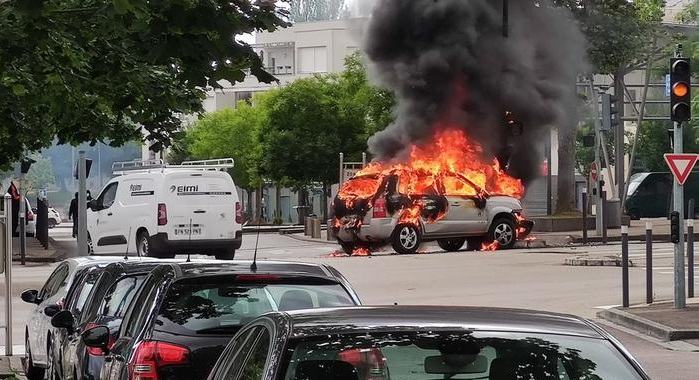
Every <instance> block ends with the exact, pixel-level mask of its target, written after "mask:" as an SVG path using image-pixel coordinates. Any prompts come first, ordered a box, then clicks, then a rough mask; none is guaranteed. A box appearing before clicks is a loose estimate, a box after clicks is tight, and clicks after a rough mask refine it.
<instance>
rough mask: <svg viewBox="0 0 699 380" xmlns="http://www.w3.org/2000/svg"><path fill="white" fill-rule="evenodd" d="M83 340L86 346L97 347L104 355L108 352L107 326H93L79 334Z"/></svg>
mask: <svg viewBox="0 0 699 380" xmlns="http://www.w3.org/2000/svg"><path fill="white" fill-rule="evenodd" d="M80 336H81V338H82V340H83V342H85V345H86V346H88V347H93V348H99V349H101V350H102V352H104V354H105V355H107V354H109V328H107V326H95V327H92V328H89V329H87V330H85V331H83V333H82V334H80Z"/></svg>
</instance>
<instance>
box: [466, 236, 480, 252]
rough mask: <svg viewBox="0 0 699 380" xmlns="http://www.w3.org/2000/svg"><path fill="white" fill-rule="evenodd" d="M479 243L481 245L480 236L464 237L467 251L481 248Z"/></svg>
mask: <svg viewBox="0 0 699 380" xmlns="http://www.w3.org/2000/svg"><path fill="white" fill-rule="evenodd" d="M481 245H483V238H482V237H470V238H468V239H466V250H468V251H478V250H480V249H481Z"/></svg>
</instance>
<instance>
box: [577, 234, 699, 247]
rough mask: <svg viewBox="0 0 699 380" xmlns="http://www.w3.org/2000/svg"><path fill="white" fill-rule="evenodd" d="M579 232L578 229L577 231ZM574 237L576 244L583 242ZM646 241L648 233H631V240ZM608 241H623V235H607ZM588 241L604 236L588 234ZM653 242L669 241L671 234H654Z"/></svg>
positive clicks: (697, 235)
mask: <svg viewBox="0 0 699 380" xmlns="http://www.w3.org/2000/svg"><path fill="white" fill-rule="evenodd" d="M576 232H578V231H576ZM684 236H685V241H686V238H687V234H686V233H685V234H684ZM571 238H572V239H573V241H572V242H573V243H576V244H583V239H582V236H579V235H575V236H571ZM694 239H695V241H699V234H696V233H695V234H694ZM632 240H634V241H646V234H645V233H644V234H640V235H629V241H632ZM607 241H621V236H616V235H614V236H607ZM587 242H588V243H601V242H602V237H601V236H588V237H587ZM653 242H654V243H669V242H670V234H664V233H663V234H655V233H654V234H653Z"/></svg>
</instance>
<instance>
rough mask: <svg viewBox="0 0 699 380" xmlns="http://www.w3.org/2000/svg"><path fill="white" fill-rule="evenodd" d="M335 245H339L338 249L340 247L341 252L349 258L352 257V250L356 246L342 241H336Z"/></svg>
mask: <svg viewBox="0 0 699 380" xmlns="http://www.w3.org/2000/svg"><path fill="white" fill-rule="evenodd" d="M337 244H340V247H342V251H343V252H344V253H346V254H348V255H350V256H352V253H353V252H354V249H355V248H357V245H356V244H354V243H347V242H344V241H342V240H338V241H337Z"/></svg>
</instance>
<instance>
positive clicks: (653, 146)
mask: <svg viewBox="0 0 699 380" xmlns="http://www.w3.org/2000/svg"><path fill="white" fill-rule="evenodd" d="M698 124H699V123H697V122H696V121H693V122H690V123H687V124H683V125H682V139H683V146H684V151H685V152H699V143H698V141H697V139H698V138H699V130H698V129H699V125H698ZM670 128H672V122H670V121H645V122H643V123H642V124H641V128H639V130H638V133H639V136H638V146H637V147H636V154H637V155H638V160H639V164H642V166H643V167H644V168H645V169H646V170H648V171H661V172H667V171H669V169H668V167H667V164H666V163H665V160H664V159H663V155H664V154H665V153H671V152H672V149H670V137H669V135H668V129H670Z"/></svg>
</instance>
